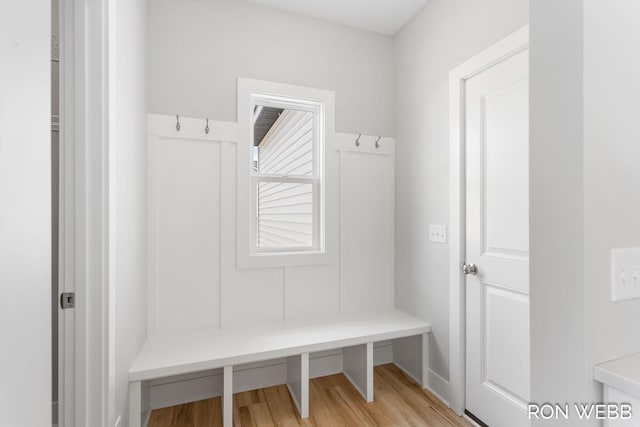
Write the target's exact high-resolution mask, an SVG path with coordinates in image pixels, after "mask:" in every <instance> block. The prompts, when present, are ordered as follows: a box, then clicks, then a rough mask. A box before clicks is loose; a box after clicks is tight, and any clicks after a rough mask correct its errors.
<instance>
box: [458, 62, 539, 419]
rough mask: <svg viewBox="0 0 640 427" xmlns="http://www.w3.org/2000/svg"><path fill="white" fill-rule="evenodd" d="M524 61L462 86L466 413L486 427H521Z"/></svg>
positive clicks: (525, 255) (525, 363)
mask: <svg viewBox="0 0 640 427" xmlns="http://www.w3.org/2000/svg"><path fill="white" fill-rule="evenodd" d="M528 58H529V55H528V50H526V51H523V52H520V53H517V54H515V55H512V56H510V57H508V58H506V59H504V60H503V61H501V62H500V63H498V64H496V65H494V66H492V67H490V68H488V69H487V70H485V71H483V72H481V73H479V74H477V75H476V76H474V77H472V78H470V79H469V80H468V81H467V86H466V92H465V138H466V192H467V194H466V207H467V209H466V235H467V241H466V262H467V263H473V264H476V265H477V266H478V274H477V275H475V276H473V275H469V276H467V280H466V304H467V308H466V334H467V336H466V341H467V354H466V370H467V375H466V378H467V383H466V406H467V410H469V411H470V412H471V413H473V414H474V415H475V416H476V417H478V418H479V419H481V420H482V421H484V422H485V423H487V424H488V425H490V426H492V427H501V426H505V427H514V426H515V427H517V426H526V425H528V424H529V422H528V419H527V416H526V405H527V402H528V401H529V398H530V378H529V364H530V363H529V191H528V189H529V184H528V177H529V169H528V163H529V150H528V146H529V138H528V133H529V129H528V123H529V111H528V105H529V94H528V92H529V89H528V87H529V82H528V70H529V59H528Z"/></svg>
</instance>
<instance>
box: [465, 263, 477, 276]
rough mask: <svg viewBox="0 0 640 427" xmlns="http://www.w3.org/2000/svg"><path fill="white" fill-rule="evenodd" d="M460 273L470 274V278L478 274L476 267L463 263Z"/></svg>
mask: <svg viewBox="0 0 640 427" xmlns="http://www.w3.org/2000/svg"><path fill="white" fill-rule="evenodd" d="M462 272H463V273H464V274H470V275H472V276H475V275H476V274H478V266H477V265H475V264H467V263H464V264H462Z"/></svg>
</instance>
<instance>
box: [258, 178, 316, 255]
mask: <svg viewBox="0 0 640 427" xmlns="http://www.w3.org/2000/svg"><path fill="white" fill-rule="evenodd" d="M257 221H258V227H257V230H258V233H257V234H258V235H257V239H258V242H257V244H258V247H259V248H304V247H311V246H312V245H313V239H312V237H313V185H312V184H306V183H291V182H258V209H257Z"/></svg>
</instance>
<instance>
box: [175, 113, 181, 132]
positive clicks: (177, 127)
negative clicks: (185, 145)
mask: <svg viewBox="0 0 640 427" xmlns="http://www.w3.org/2000/svg"><path fill="white" fill-rule="evenodd" d="M176 130H177V131H178V132H179V131H180V117H179V116H178V115H177V114H176Z"/></svg>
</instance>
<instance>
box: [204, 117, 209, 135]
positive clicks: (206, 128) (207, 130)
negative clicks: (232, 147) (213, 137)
mask: <svg viewBox="0 0 640 427" xmlns="http://www.w3.org/2000/svg"><path fill="white" fill-rule="evenodd" d="M204 133H206V134H208V133H209V119H207V126H205V128H204Z"/></svg>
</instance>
